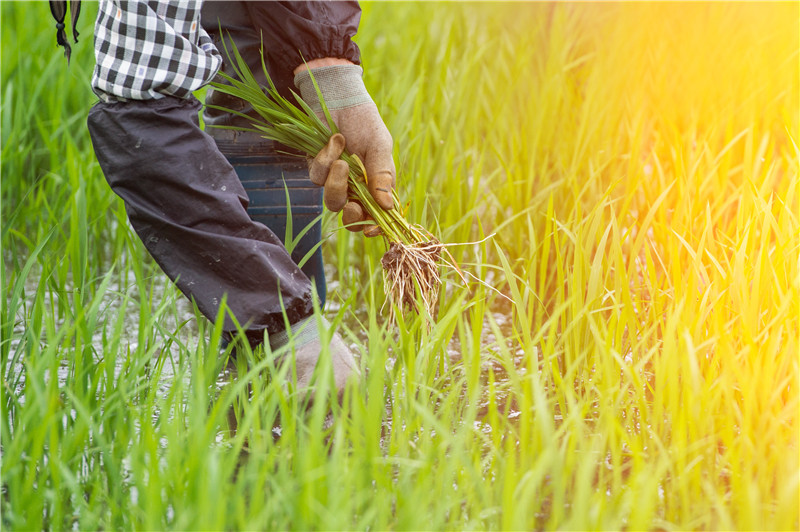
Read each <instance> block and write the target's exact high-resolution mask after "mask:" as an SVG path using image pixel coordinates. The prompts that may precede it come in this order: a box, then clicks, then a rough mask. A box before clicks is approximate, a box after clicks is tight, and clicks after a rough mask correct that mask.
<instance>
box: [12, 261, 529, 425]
mask: <svg viewBox="0 0 800 532" xmlns="http://www.w3.org/2000/svg"><path fill="white" fill-rule="evenodd" d="M334 277H335V275H333V272H329V279H330V278H334ZM38 282H39V280H38V278H37V275H36V274H35V273H33V272H32V274H31V275H30V276H29V279H28V282H27V283H26V288H25V293H26V296H27V301H26V302H25V306H24V307H23V308H30V305H32V304H33V297H34V294H35V293H36V290H37V285H38ZM153 282H154V283H155V284H154V285H153V287H152V290H153V296H152V301H153V305H154V306H158V304H159V302H160V300H162V299H163V298H164V297H168V298H174V304H173V305H172V306H171V310H170V311H169V312H168V313H166V314H165V315H164V316H163V317H161V318H160V319H159V324H160V326H161V327H162V328H163V330H164V331H170V332H175V331H177V332H175V334H176V335H177V336H178V337H179V338H180V340H181V341H183V342H187V341H188V342H190V341H192V340H191V338H194V341H195V342H196V341H197V335H198V327H197V323H196V318H195V314H194V312H193V310H192V306H191V304H190V303H189V301H188V300H187V299H186V298H184V297H183V296H182V295H180V294H179V293H177V290H175V289H174V287H172V286H171V285H169V283H170V281H169V280H168V279H167V277H166V276H165V275H163V274H161V273H160V272H159V273H155V274H154V277H153ZM125 286H127V287H128V293H129V295H130V297H129V299H128V301H127V304H126V308H125V309H124V312H125V325H124V327H123V330H122V337H121V338H120V354H119V355H118V356H117V358H116V360H115V368H114V379H115V380H116V379H118V378H119V377H120V375H121V374H122V373H123V372H126V371H131V366H130V364H131V361H130V360H126V357H125V356H124V354H123V353H125V352H135V351H136V349H137V348H138V343H137V342H138V331H139V297H138V294H137V293H136V288H135V286H136V283H135V279H134V277H133V273H132V272H129V273H128V279H126V280H125V281H124V282H122V281H118V282H116V283H112V285H111V286H109V289H108V291H107V293H106V294H104V295H103V296H102V302H101V306H100V309H101V310H100V315H101V323H102V317H106V319H107V320H108V321H109V327H111V324H112V323H113V321H114V320H116V317H117V316H118V313H119V312H121V311H122V309H121V305H122V304H123V298H122V296H120V293H121V292H123V291H124V290H125ZM328 290H329V294H332V295H333V294H336V293H337V292H340V291H341V290H342V287H340V286H339V285H338V282H336V281H332V282H329V284H328ZM66 291H67V292H69V287H67V290H66ZM336 299H339V298H336V297H329V299H328V303H327V305H326V309H325V311H326V313H327V314H328V316H329V317H330V318H333V317H334V315H335V314H336V313H337V312H338V311H339V310H340V307H339V305H338V303H337V302H336ZM343 299H344V298H343ZM61 304H63V303H61ZM45 306H47V307H50V306H51V303H50V301H49V300H46V302H45ZM47 311H48V312H49V311H50V308H47ZM366 318H367V309H354V312H353V313H348V314H347V315H346V317H345V320H346V322H345V325H346V326H347V327H348V328H350V330H352V331H354V332H355V334H356V336H357V337H358V340H359V341H360V343H361V345H366V344H367V343H368V342H367V340H368V339H367V332H366V331H364V330H362V329H361V327H360V326H359V325H358V324H359V320H360V321H362V322H364V321H366ZM491 319H492V320H493V321H494V322H495V323H496V324H497V326H498V327H499V328H500V330H501V332H502V333H503V336H504V337H506V338H507V337H509V336H510V334H506V333H510V329H511V324H510V322H509V317H508V316H507V314H506V313H503V312H494V313H492V314H491ZM489 320H490V316H489V315H486V316H484V320H483V324H482V331H481V352H482V353H485V352H487V351H491V350H493V349H496V348H497V342H498V341H499V340H498V339H497V338H496V337H495V335H494V333H493V332H492V328H491V327H490V324H489ZM179 324H180V325H179ZM25 331H26V323H25V320H24V317H23V316H22V315H21V313H20V314H19V315H18V316H17V321H16V323H15V325H14V330H13V336H12V338H11V342H10V355H9V356H10V358H11V360H12V361H13V369H11V370H10V371H9V372H7V374H6V378H7V379H8V378H10V379H11V380H10V381H9V382H8V384H9V385H10V386H11V387H12V389H14V390H15V392H16V393H17V395H18V398H19V400H20V402H21V403H24V400H25V398H24V395H23V393H24V389H25V380H24V379H25V375H26V371H25V367H24V361H23V358H24V357H23V356H17V357H15V353H17V351H18V350H19V349H20V342H21V341H22V338H24V335H25ZM161 336H163V335H161ZM161 341H164V342H166V338H164V339H163V340H161ZM500 341H506V342H507V344H506V347H507V349H509V351H510V352H511V353H513V355H514V360H513V363H514V365H515V366H516V367H517V368H520V369H524V356H525V353H524V351H523V350H522V349H521V348H520V347H519V346H514V345H513V344H512V342H511V341H510V340H503V339H501V340H500ZM92 344H93V347H94V350H95V353H96V355H95V357H96V360H97V361H98V362H99V360H100V359H102V357H103V353H104V345H103V331H102V329H100V330H97V331H95V333H94V335H93V338H92ZM350 347H351V349H353V351H354V352H356V353H358V352H360V351H361V350H362V348H361V346H360V345H359V344H358V343H353V344H352V345H351V346H350ZM23 349H24V346H23ZM482 358H483V359H484V362H483V366H484V367H483V368H482V374H483V375H486V374H488V372H489V370H490V369H491V370H492V371H493V372H494V375H495V379H496V380H497V381H498V382H502V381H504V380H505V379H506V378H507V375H506V369H505V368H503V366H502V365H501V364H500V363H499V362H497V361H496V360H493V359H492V358H491V357H482ZM460 360H461V347H460V345H459V341H458V338H456V337H454V338H453V339H452V340H451V341H450V343H449V344H448V346H447V361H448V363H450V364H458V363H459V362H460ZM139 363H140V364H141V363H142V362H141V361H140V362H139ZM144 364H145V366H144V370H145V374H146V375H152V376H153V377H156V378H157V382H156V383H155V385H156V386H157V388H158V391H159V394H163V395H166V394H167V393H168V392H169V391H170V389H171V388H172V387H173V385H174V384H175V380H176V379H178V378H181V379H183V381H184V384H185V385H187V386H188V384H189V381H190V379H191V368H186V363H185V361H180V360H179V356H178V349H177V347H175V346H174V344H172V347H171V348H170V349H164V348H162V349H154V350H153V356H152V359H151V360H149V361H147V362H145V363H144ZM393 364H394V359H393V358H392V357H391V354H390V360H389V362H388V366H389V367H391V366H392V365H393ZM73 365H74V364H73V361H72V360H70V359H69V358H68V357H64V358H63V359H62V360H61V362H60V365H59V368H58V373H57V375H56V378H57V379H58V384H59V386H64V385H65V384H66V383H67V381H68V379H69V378H70V375H71V372H72V370H73ZM46 378H48V379H49V375H47V376H46ZM235 378H236V375H235V369H233V368H232V367H226V368H223V370H222V372H221V373H220V375H219V377H218V379H217V388H218V390H221V389H222V388H223V387H224V386H226V385H228V384H230V382H231V381H233V380H235ZM496 399H497V400H498V401H500V403H501V407H502V408H507V409H508V412H509V414H508V416H509V418H515V417H517V416H519V411H518V410H517V408H516V405H514V404H511V405H507V404H506V399H507V397H504V396H503V394H502V392H501V393H500V395H499V396H498V397H497V398H496ZM487 406H488V401H486V402H485V403H484V404H482V405H481V406H480V409H481V411H485V410H486V407H487ZM482 430H489V427H483V428H482Z"/></svg>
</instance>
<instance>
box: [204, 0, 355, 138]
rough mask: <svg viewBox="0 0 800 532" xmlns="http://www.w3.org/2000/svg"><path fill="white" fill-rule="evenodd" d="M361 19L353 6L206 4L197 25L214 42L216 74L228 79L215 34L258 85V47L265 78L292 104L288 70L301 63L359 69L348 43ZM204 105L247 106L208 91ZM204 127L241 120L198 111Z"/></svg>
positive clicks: (229, 71) (260, 77)
mask: <svg viewBox="0 0 800 532" xmlns="http://www.w3.org/2000/svg"><path fill="white" fill-rule="evenodd" d="M360 19H361V8H360V7H359V5H358V2H341V1H336V2H275V1H266V2H231V1H206V2H205V3H204V4H203V11H202V23H203V27H204V28H205V30H206V31H207V32H208V34H209V35H211V37H212V38H213V39H214V43H215V45H216V46H217V49H218V50H219V51H220V53H221V54H222V56H223V60H224V64H223V67H222V71H223V72H225V73H226V74H230V75H233V71H232V68H231V66H230V61H229V58H228V57H227V56H226V53H225V45H223V43H222V39H221V35H220V29H221V30H222V34H223V35H225V36H226V43H225V44H226V45H227V48H228V53H229V54H231V56H232V48H231V44H230V40H229V39H228V38H227V37H228V36H230V39H231V40H232V41H233V43H235V44H236V47H237V49H238V50H239V53H241V54H242V57H243V58H244V59H245V60H246V61H247V63H248V65H249V66H250V70H252V71H253V73H254V74H255V76H256V79H257V80H259V81H260V82H263V83H266V78H265V77H264V74H263V69H262V68H261V52H260V51H261V42H262V39H263V43H264V59H265V63H266V66H267V70H268V71H269V75H270V77H271V78H272V80H273V81H274V82H275V85H276V86H277V87H278V89H279V90H280V92H281V93H282V94H283V96H285V97H287V98H289V99H292V97H291V93H290V92H289V91H290V90H295V91H296V89H295V87H294V82H293V79H294V74H293V71H294V69H295V68H296V67H297V66H298V65H300V64H302V62H303V60H305V61H310V60H311V59H318V58H321V57H338V58H343V59H348V60H350V61H352V62H353V63H356V64H360V59H361V54H360V52H359V49H358V46H356V44H355V43H354V42H353V40H352V39H353V36H355V34H356V32H357V31H358V24H359V21H360ZM206 102H207V103H210V104H215V105H221V106H223V107H228V108H233V109H237V110H240V111H242V112H244V113H248V112H250V106H249V105H247V104H245V103H244V102H242V101H241V100H236V101H234V100H233V99H232V98H231V97H230V96H227V95H223V94H220V93H217V92H215V91H213V90H209V91H208V95H207V97H206ZM203 118H204V120H205V122H206V123H207V124H209V125H223V124H225V125H227V124H236V123H241V121H242V119H241V118H237V117H233V116H231V115H229V114H223V113H221V112H219V111H214V110H213V109H208V108H206V110H205V111H204V116H203Z"/></svg>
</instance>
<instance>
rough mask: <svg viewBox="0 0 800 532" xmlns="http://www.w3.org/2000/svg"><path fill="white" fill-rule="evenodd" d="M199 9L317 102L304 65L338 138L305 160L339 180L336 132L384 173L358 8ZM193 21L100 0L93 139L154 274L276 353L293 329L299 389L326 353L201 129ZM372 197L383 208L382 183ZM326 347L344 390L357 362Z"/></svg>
mask: <svg viewBox="0 0 800 532" xmlns="http://www.w3.org/2000/svg"><path fill="white" fill-rule="evenodd" d="M209 16H210V17H212V16H213V17H216V18H217V19H218V20H219V22H218V20H213V21H210V22H208V24H209V26H213V25H217V24H219V23H222V24H224V26H225V27H226V28H228V29H230V30H231V33H232V34H233V35H234V37H237V36H238V37H241V36H243V35H246V36H248V37H249V38H250V39H251V41H249V42H247V41H245V40H243V41H242V49H243V50H245V52H246V54H248V55H247V58H248V61H251V62H252V61H253V55H252V54H253V50H254V47H255V46H256V41H255V40H253V39H256V38H257V39H258V40H259V42H258V43H257V44H258V46H260V39H261V38H262V37H263V42H264V48H265V50H266V56H267V58H268V63H269V68H270V70H271V71H272V73H273V75H274V77H275V79H276V80H277V81H276V83H278V84H282V86H283V89H282V90H284V91H286V90H287V89H288V88H289V83H290V82H291V83H292V85H294V87H296V88H297V89H296V90H298V91H299V94H301V96H302V98H303V99H304V100H305V101H306V102H307V103H308V104H309V105H310V106H311V107H312V108H319V102H318V101H317V97H316V93H315V91H314V90H313V86H312V85H311V83H310V76H309V74H308V71H307V69H309V68H310V69H311V70H312V72H313V73H314V76H315V79H316V80H317V83H318V84H319V87H320V89H321V92H322V94H323V96H324V97H325V99H326V102H327V104H328V106H329V108H330V109H331V114H332V116H333V119H334V121H335V122H336V125H337V126H338V128H339V129H340V131H341V133H342V134H343V135H344V138H342V137H341V136H338V135H335V136H334V137H332V139H331V142H330V143H329V144H328V146H327V147H326V149H324V150H323V152H326V151H327V152H331V153H327V154H324V153H323V152H321V154H323V155H326V156H322V157H321V156H317V158H316V159H315V163H312V166H313V164H316V165H317V167H318V171H319V167H321V172H322V175H323V178H324V177H325V176H327V178H328V179H336V180H341V179H345V180H346V178H347V176H346V174H345V175H344V176H342V175H341V174H340V173H337V172H338V171H337V170H336V169H335V168H336V167H337V166H338V165H335V164H334V165H332V164H330V161H331V159H332V160H336V159H338V157H339V155H340V154H341V151H342V149H343V147H344V146H343V145H342V144H343V143H344V142H346V146H347V149H348V150H349V151H351V152H353V153H356V154H359V155H360V156H361V157H362V159H363V160H364V162H365V166H366V170H367V173H368V175H370V176H383V179H384V180H389V181H390V182H391V183H393V182H394V176H395V169H394V163H393V161H392V138H391V135H390V134H389V132H388V130H387V128H386V126H385V125H384V123H383V121H382V119H381V117H380V114H379V113H378V109H377V107H376V106H375V104H374V103H373V102H372V99H371V98H370V96H369V94H368V92H367V91H366V89H365V87H364V83H363V81H362V79H361V67H360V66H358V65H359V50H358V47H357V46H356V45H355V43H353V41H352V37H353V35H354V34H355V33H356V30H357V27H358V22H359V18H360V11H359V8H358V6H357V4H355V3H349V2H348V3H345V2H331V3H322V2H286V3H283V2H281V3H278V2H263V3H252V4H250V3H234V2H224V5H222V6H213V8H212V9H211V10H210V12H209ZM200 19H201V2H200V1H196V2H165V1H157V0H150V1H142V2H120V1H112V0H102V1H101V2H100V5H99V12H98V17H97V21H96V24H95V56H96V66H95V69H94V73H93V76H92V89H93V91H94V92H95V94H97V96H98V97H99V98H100V102H98V103H97V104H95V105H94V106H93V107H92V109H91V111H90V112H89V118H88V126H89V131H90V134H91V138H92V143H93V145H94V150H95V153H96V155H97V159H98V161H99V162H100V166H101V168H102V170H103V173H104V174H105V177H106V180H107V181H108V183H109V185H110V186H111V188H112V189H113V190H114V192H115V193H116V194H118V195H119V196H120V197H121V198H122V199H123V200H124V203H125V208H126V211H127V214H128V217H129V219H130V222H131V225H132V226H133V228H134V229H135V230H136V233H137V234H138V235H139V237H140V238H141V240H142V242H143V243H144V245H145V247H146V248H147V250H148V251H149V252H150V254H151V255H152V256H153V258H154V259H155V260H156V262H157V263H158V264H159V266H161V268H162V269H163V270H164V272H165V273H166V274H167V275H168V276H169V277H170V278H171V279H172V280H173V281H174V282H175V283H176V285H177V286H178V288H179V289H180V290H181V291H182V292H183V293H184V294H185V295H186V296H187V297H189V298H190V299H191V300H193V301H194V302H195V303H196V304H197V307H198V308H199V309H200V311H201V312H202V313H203V314H204V315H205V316H206V317H208V318H209V319H212V320H213V319H215V317H216V316H217V312H218V310H219V308H220V304H221V303H222V301H223V300H225V301H226V302H227V306H228V309H229V311H230V313H232V315H233V316H234V317H235V320H236V322H238V323H239V324H241V325H242V326H243V327H245V329H246V335H247V338H248V340H249V341H250V343H251V345H257V344H259V343H261V342H263V341H265V340H266V341H268V342H269V345H270V347H271V348H272V349H273V350H275V349H279V348H281V347H282V346H284V345H286V344H287V342H288V341H289V338H290V337H291V338H292V339H293V342H294V346H295V357H296V358H295V360H296V369H297V376H298V386H301V387H302V386H304V385H306V384H308V382H309V380H310V377H311V373H312V371H313V369H314V367H315V366H316V364H317V360H318V358H319V355H320V352H321V351H322V350H323V349H324V346H323V345H322V342H321V340H320V332H319V330H318V327H317V317H316V316H314V315H313V312H314V311H313V305H312V288H311V286H312V285H311V281H310V280H309V278H308V277H307V276H306V275H305V274H304V273H303V272H302V271H301V270H300V269H299V268H298V267H297V265H296V264H295V263H294V262H293V261H292V259H291V257H290V255H289V254H288V253H287V251H286V248H285V247H284V246H283V244H282V243H281V240H280V239H279V238H278V237H277V236H276V235H275V234H274V233H273V232H272V231H270V230H269V229H268V228H267V227H265V226H264V225H262V224H260V223H257V222H254V221H252V220H251V219H250V218H249V217H248V215H247V211H246V208H247V206H248V198H247V195H246V193H245V190H244V188H243V187H242V184H241V182H240V181H239V179H238V178H237V175H236V173H235V172H234V169H233V168H232V166H231V165H230V164H229V163H228V161H227V160H226V159H225V157H224V156H223V155H222V154H221V153H220V151H219V149H218V148H217V146H216V144H215V141H214V139H212V138H211V137H210V136H209V135H208V134H206V133H205V132H204V131H203V130H202V129H200V126H199V123H198V113H199V111H200V108H201V105H200V103H199V102H198V101H197V99H195V98H194V97H193V96H192V92H193V91H195V90H197V89H199V88H201V87H203V86H204V85H206V84H207V83H208V82H209V81H211V80H212V79H213V78H214V77H215V75H216V74H217V72H218V71H219V70H220V68H221V67H222V65H223V57H222V55H221V54H220V52H219V51H218V49H217V48H216V47H215V46H214V44H213V42H212V40H211V38H210V37H209V35H208V33H207V32H206V31H205V30H204V29H203V27H202V26H201V20H200ZM256 36H257V37H256ZM219 37H220V36H219V35H217V38H218V39H219ZM229 49H230V47H229ZM304 60H305V62H306V63H304ZM259 64H260V57H259ZM240 103H241V102H240ZM209 118H210V119H211V120H212V121H213V120H218V121H219V120H224V117H220V116H218V115H217V116H211V117H209ZM331 154H332V155H333V157H330V156H331ZM331 168H333V169H334V170H330V169H331ZM337 182H340V181H337ZM345 182H346V181H345ZM335 188H336V187H331V189H332V190H333V189H335ZM339 188H340V189H341V187H339ZM326 190H327V187H326ZM373 195H374V196H375V199H376V201H377V202H378V203H379V204H381V205H384V206H386V207H385V208H391V189H389V190H388V192H387V191H383V192H381V191H375V192H373ZM339 196H340V197H338V198H333V200H335V201H332V203H334V204H335V203H336V202H339V203H340V204H343V203H344V202H345V201H346V191H344V190H340V192H339ZM326 203H328V198H327V197H326ZM351 207H354V206H351ZM340 209H341V207H340ZM346 212H348V213H350V214H349V215H348V217H349V218H348V219H346V220H344V222H345V223H347V224H349V223H354V222H357V221H359V220H361V219H362V215H361V214H360V212H359V209H358V207H355V208H352V209H351V208H348V209H346ZM359 227H364V225H363V224H362V225H361V226H359ZM287 321H288V323H289V325H290V326H289V328H288V329H287V328H286V327H285V323H286V322H287ZM322 323H323V324H324V326H325V327H330V325H329V324H327V322H325V321H324V319H323V320H322ZM224 331H225V332H226V334H227V335H228V336H230V337H232V336H233V335H234V334H235V333H236V326H235V324H234V321H233V320H232V319H231V318H230V317H229V316H228V317H226V318H225V321H224ZM329 337H330V336H329ZM328 347H329V349H328V352H329V353H330V357H331V362H332V366H333V372H334V378H335V383H336V386H337V387H339V388H340V389H341V387H342V386H343V384H344V382H345V381H346V380H347V378H348V377H349V376H351V375H353V374H355V372H356V366H355V363H354V360H353V355H352V353H351V352H350V350H349V349H348V348H347V346H346V345H345V343H344V342H343V340H342V338H341V337H340V336H339V334H338V333H334V334H333V335H332V339H331V340H330V344H329V346H328Z"/></svg>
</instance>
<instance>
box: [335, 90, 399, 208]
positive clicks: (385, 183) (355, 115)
mask: <svg viewBox="0 0 800 532" xmlns="http://www.w3.org/2000/svg"><path fill="white" fill-rule="evenodd" d="M335 120H336V125H337V126H338V127H339V131H341V132H342V134H344V136H345V137H347V149H348V150H349V151H350V153H353V154H355V155H358V156H359V157H360V158H361V160H362V161H363V162H364V168H365V170H366V171H367V188H368V189H369V192H370V194H371V195H372V197H373V198H375V201H376V202H377V203H378V205H380V206H381V207H382V208H384V209H386V210H389V209H391V208H392V207H394V198H393V196H392V188H393V187H394V181H395V175H396V172H395V166H394V159H393V158H392V145H393V142H394V141H393V140H392V135H391V133H389V130H388V129H387V128H386V125H385V124H384V123H383V119H382V118H381V115H380V113H379V112H378V108H377V107H376V106H375V104H374V103H369V104H364V105H358V106H355V107H349V108H347V109H340V110H339V111H338V112H337V115H336V117H335Z"/></svg>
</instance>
